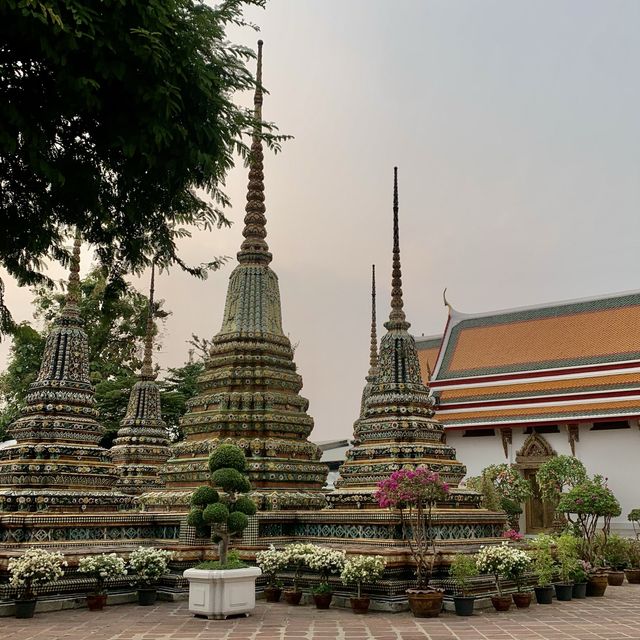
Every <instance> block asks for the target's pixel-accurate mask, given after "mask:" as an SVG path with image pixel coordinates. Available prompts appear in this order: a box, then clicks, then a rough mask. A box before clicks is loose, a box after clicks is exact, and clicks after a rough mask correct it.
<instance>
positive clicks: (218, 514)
mask: <svg viewBox="0 0 640 640" xmlns="http://www.w3.org/2000/svg"><path fill="white" fill-rule="evenodd" d="M202 519H203V520H204V523H205V524H224V523H226V524H227V526H229V520H230V517H229V509H228V507H227V506H226V505H224V504H222V502H216V503H215V504H208V505H207V506H206V507H205V508H204V511H203V512H202Z"/></svg>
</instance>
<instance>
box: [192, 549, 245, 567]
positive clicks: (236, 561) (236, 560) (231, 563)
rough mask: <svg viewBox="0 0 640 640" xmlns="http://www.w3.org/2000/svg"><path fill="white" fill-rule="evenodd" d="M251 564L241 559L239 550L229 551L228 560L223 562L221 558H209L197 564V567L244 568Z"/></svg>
mask: <svg viewBox="0 0 640 640" xmlns="http://www.w3.org/2000/svg"><path fill="white" fill-rule="evenodd" d="M248 566H249V565H248V564H247V563H246V562H242V560H240V554H239V553H238V552H237V551H229V553H228V555H227V561H226V562H225V563H224V564H223V563H222V562H220V560H207V561H206V562H201V563H200V564H198V565H196V566H195V568H196V569H206V570H208V571H220V570H225V569H226V570H229V569H244V568H246V567H248Z"/></svg>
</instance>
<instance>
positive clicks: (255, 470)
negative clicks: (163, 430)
mask: <svg viewBox="0 0 640 640" xmlns="http://www.w3.org/2000/svg"><path fill="white" fill-rule="evenodd" d="M261 76H262V42H259V43H258V72H257V87H256V92H255V97H254V104H255V116H256V121H257V122H260V121H261V119H262V97H263V96H262V88H261V81H262V77H261ZM245 211H246V215H245V218H244V222H245V227H244V231H243V236H244V241H243V242H242V245H241V247H240V251H239V252H238V256H237V257H238V265H237V266H236V268H235V269H234V270H233V273H232V274H231V277H230V281H229V287H228V290H227V299H226V304H225V309H224V317H223V321H222V328H221V330H220V332H219V333H218V334H217V335H216V336H215V337H214V338H213V341H212V347H211V350H210V355H209V358H208V361H207V364H206V370H205V372H204V373H203V374H202V376H201V378H200V380H199V394H198V395H197V396H196V397H194V398H192V399H191V400H190V401H189V407H188V411H187V413H186V415H185V416H184V417H183V419H182V421H181V424H182V428H183V430H184V433H185V440H184V442H180V443H177V444H176V445H174V446H173V447H172V449H171V458H170V459H169V460H168V461H167V464H166V465H165V467H164V469H163V471H162V473H161V476H162V478H163V480H164V481H165V482H166V490H165V491H161V492H150V493H148V494H145V495H144V496H142V497H141V500H142V502H143V504H145V505H146V506H147V507H148V508H170V507H176V506H182V507H184V508H186V506H187V504H188V501H189V497H190V495H191V493H192V491H193V489H195V488H196V487H198V486H200V485H202V484H205V483H207V482H208V479H209V473H208V470H207V458H208V455H209V453H210V452H211V451H212V450H213V449H214V448H215V447H216V446H217V445H218V444H220V443H223V442H232V443H234V444H237V445H239V446H240V447H242V448H243V449H244V451H245V453H246V455H247V457H248V463H249V478H250V480H251V484H252V487H253V488H254V493H253V494H252V497H253V499H254V500H255V501H256V503H257V504H258V506H259V508H260V509H263V510H266V509H295V508H320V507H323V506H324V505H325V500H324V494H323V492H322V487H323V485H324V482H325V479H326V475H327V467H326V465H324V464H321V463H320V462H319V459H320V456H321V451H320V449H319V447H318V446H317V445H315V444H312V443H311V442H309V441H308V440H307V438H308V436H309V434H310V433H311V430H312V428H313V419H312V418H311V416H309V415H308V414H307V408H308V404H309V403H308V401H307V400H306V399H305V398H303V397H301V396H300V395H299V391H300V389H301V388H302V378H301V377H300V375H298V373H296V365H295V363H294V361H293V349H292V347H291V343H290V341H289V339H288V338H287V336H286V335H285V334H284V332H283V330H282V318H281V309H280V293H279V288H278V277H277V276H276V274H275V273H274V272H273V271H272V269H271V268H270V267H269V264H270V263H271V259H272V255H271V253H270V252H269V247H268V245H267V242H266V240H265V238H266V235H267V232H266V226H265V225H266V218H265V205H264V174H263V151H262V142H261V131H260V128H259V127H258V128H257V129H256V131H255V133H254V136H253V141H252V145H251V155H250V162H249V185H248V192H247V204H246V209H245Z"/></svg>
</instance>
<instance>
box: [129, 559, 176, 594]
mask: <svg viewBox="0 0 640 640" xmlns="http://www.w3.org/2000/svg"><path fill="white" fill-rule="evenodd" d="M172 557H173V552H171V551H164V550H163V549H156V548H155V547H138V548H137V549H136V550H135V551H132V552H131V554H130V555H129V568H130V569H131V570H132V571H133V573H134V575H135V576H136V583H137V586H138V604H139V605H141V606H143V607H148V606H150V605H152V604H155V601H156V599H157V597H158V590H157V589H156V585H157V583H158V580H159V579H160V578H161V577H162V576H163V575H164V574H165V573H167V570H168V564H169V560H170V559H171V558H172Z"/></svg>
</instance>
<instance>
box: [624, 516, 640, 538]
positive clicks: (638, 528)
mask: <svg viewBox="0 0 640 640" xmlns="http://www.w3.org/2000/svg"><path fill="white" fill-rule="evenodd" d="M627 520H628V521H629V522H630V523H631V526H632V527H633V533H634V535H635V537H636V538H639V539H640V509H631V511H629V513H628V514H627Z"/></svg>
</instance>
